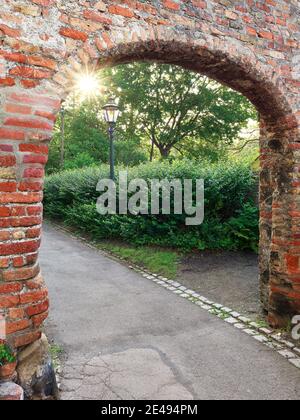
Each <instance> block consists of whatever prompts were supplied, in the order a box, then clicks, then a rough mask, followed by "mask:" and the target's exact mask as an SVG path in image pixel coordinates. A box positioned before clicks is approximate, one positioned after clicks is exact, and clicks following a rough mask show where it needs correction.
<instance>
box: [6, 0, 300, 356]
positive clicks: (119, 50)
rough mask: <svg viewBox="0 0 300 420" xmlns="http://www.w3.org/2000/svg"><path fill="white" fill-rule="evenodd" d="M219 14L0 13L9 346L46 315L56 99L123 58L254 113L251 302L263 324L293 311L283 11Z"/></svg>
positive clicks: (101, 7)
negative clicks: (256, 167) (203, 79)
mask: <svg viewBox="0 0 300 420" xmlns="http://www.w3.org/2000/svg"><path fill="white" fill-rule="evenodd" d="M227 3H228V4H227ZM226 4H227V5H226V6H223V5H222V4H220V2H219V1H211V0H206V1H199V0H191V1H181V0H176V1H175V0H174V1H172V0H161V1H147V2H139V1H135V0H123V1H117V0H111V1H110V0H106V1H98V2H96V1H94V0H90V1H87V0H86V1H73V0H68V1H64V2H62V1H60V0H33V1H23V2H22V4H21V5H19V4H15V3H14V4H12V2H10V1H7V2H6V3H5V5H4V7H3V10H2V11H1V13H2V14H1V17H0V39H1V47H0V109H1V113H0V123H1V126H0V163H1V167H0V178H1V179H0V216H1V220H0V225H1V231H0V270H1V278H0V309H1V312H3V314H4V315H5V318H6V320H7V334H8V341H9V342H10V343H11V344H12V346H13V347H15V348H19V347H22V346H25V345H27V344H29V343H32V342H33V341H35V340H37V339H38V338H39V337H40V331H41V326H42V323H43V321H44V320H45V318H46V317H47V314H48V297H47V289H46V286H45V284H44V281H43V279H42V276H41V274H40V268H39V265H38V250H39V246H40V239H41V223H42V204H41V203H42V184H43V177H44V165H45V163H46V161H47V154H48V143H49V140H50V139H51V132H52V129H53V125H54V121H55V116H56V114H57V112H58V110H59V108H60V104H61V100H62V99H64V98H65V96H66V95H67V94H68V91H69V89H70V88H71V86H72V77H73V76H74V73H75V74H76V73H78V72H80V71H81V70H82V69H85V68H86V67H87V66H88V67H100V66H104V65H113V64H117V63H121V62H129V61H132V60H142V59H143V60H156V61H161V62H165V63H166V62H167V63H173V64H179V65H181V66H183V67H186V68H188V69H191V70H194V71H198V72H201V73H203V74H206V75H208V76H209V77H212V78H214V79H216V80H218V81H220V82H222V83H225V84H227V85H229V86H230V87H232V88H233V89H236V90H238V91H240V92H241V93H243V94H244V95H245V96H247V97H248V98H249V99H250V100H251V101H252V102H253V103H254V105H255V106H256V107H257V109H258V110H259V112H260V116H261V163H262V171H261V183H260V189H261V195H260V202H261V220H260V224H261V258H260V272H261V284H262V288H261V290H262V301H263V304H264V306H265V308H266V310H267V311H268V313H269V319H270V322H271V323H273V324H274V325H283V324H285V323H286V322H287V321H288V320H289V319H290V317H291V316H293V315H294V314H296V313H299V311H300V286H299V282H300V263H299V258H300V204H299V200H298V198H297V196H298V191H299V188H300V181H299V168H300V156H299V149H300V143H299V140H300V136H299V117H300V109H299V103H298V101H297V99H298V98H297V96H298V94H299V84H300V82H299V59H297V57H299V55H298V56H297V55H296V53H297V51H298V49H299V45H298V42H297V34H298V35H299V25H297V24H296V23H295V19H294V16H295V10H294V6H293V5H288V4H287V3H286V2H285V1H278V2H276V5H275V3H274V2H272V1H268V2H266V3H261V2H254V1H250V0H249V1H248V2H247V3H245V2H243V4H244V5H243V6H240V5H235V4H236V2H235V1H232V2H230V1H229V2H226ZM283 29H284V31H283ZM294 35H295V36H294ZM297 69H298V70H297ZM297 71H298V73H297Z"/></svg>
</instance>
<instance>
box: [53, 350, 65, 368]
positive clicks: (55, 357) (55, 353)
mask: <svg viewBox="0 0 300 420" xmlns="http://www.w3.org/2000/svg"><path fill="white" fill-rule="evenodd" d="M49 351H50V355H51V359H52V363H53V366H54V368H55V369H57V368H58V367H59V365H60V356H61V355H62V354H63V352H64V351H63V349H62V348H61V347H60V346H59V345H57V344H52V345H51V346H50V349H49Z"/></svg>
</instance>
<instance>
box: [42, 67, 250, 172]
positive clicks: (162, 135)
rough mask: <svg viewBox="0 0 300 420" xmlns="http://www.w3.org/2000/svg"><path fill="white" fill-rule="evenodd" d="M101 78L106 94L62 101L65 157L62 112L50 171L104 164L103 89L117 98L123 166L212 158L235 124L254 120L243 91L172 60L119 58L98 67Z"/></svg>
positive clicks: (219, 154) (232, 135) (236, 131)
mask: <svg viewBox="0 0 300 420" xmlns="http://www.w3.org/2000/svg"><path fill="white" fill-rule="evenodd" d="M100 79H101V81H102V82H101V83H102V89H104V91H106V92H107V94H103V93H102V94H101V95H99V96H97V97H95V98H89V99H87V100H85V101H84V102H82V103H80V102H78V100H75V99H74V98H70V99H69V101H68V102H67V104H66V112H65V117H64V121H65V130H64V132H65V136H64V140H65V141H64V143H65V146H64V149H65V153H64V159H63V162H62V159H61V142H62V137H63V136H62V130H61V125H62V119H61V117H60V118H59V119H58V121H57V124H56V130H55V135H54V139H53V142H52V147H51V149H50V158H49V163H48V167H47V171H48V173H53V172H55V171H57V170H58V169H72V168H78V167H84V166H87V165H92V164H99V163H108V155H109V144H108V136H107V126H106V124H105V123H104V121H103V118H102V113H101V109H102V107H103V105H104V104H105V102H106V101H107V99H108V93H112V94H114V95H115V96H116V97H118V98H119V105H120V109H121V111H122V114H121V117H120V119H119V122H118V125H117V132H116V142H115V147H116V162H117V163H118V164H123V165H126V166H134V165H137V164H140V163H142V162H145V161H147V160H148V161H149V160H151V161H153V160H158V159H161V158H169V159H175V158H176V159H182V158H192V159H197V160H199V161H202V160H206V161H210V162H216V161H218V160H219V159H220V158H224V156H225V155H226V154H227V153H228V147H229V145H231V144H232V143H234V142H235V141H237V138H238V137H239V135H240V133H241V130H242V129H244V128H245V127H247V126H248V124H249V122H250V121H252V122H253V121H257V113H256V110H255V108H254V107H253V106H252V105H251V104H250V103H249V101H248V100H247V99H246V98H245V97H243V96H242V95H240V94H238V93H237V92H234V91H233V90H231V89H229V88H227V87H225V86H222V85H220V84H218V83H216V82H215V81H212V80H210V79H208V78H207V77H204V76H201V75H199V74H197V73H193V72H191V71H187V70H184V69H182V68H181V67H178V66H171V65H162V64H155V63H133V64H128V65H120V66H117V67H113V68H108V69H105V70H102V72H101V74H100ZM77 99H78V98H77ZM60 162H61V163H60Z"/></svg>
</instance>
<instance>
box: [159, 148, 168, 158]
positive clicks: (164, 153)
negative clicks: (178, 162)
mask: <svg viewBox="0 0 300 420" xmlns="http://www.w3.org/2000/svg"><path fill="white" fill-rule="evenodd" d="M159 151H160V154H161V157H162V158H163V159H168V157H169V156H170V151H171V150H170V149H168V148H164V147H160V148H159Z"/></svg>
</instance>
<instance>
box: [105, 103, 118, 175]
mask: <svg viewBox="0 0 300 420" xmlns="http://www.w3.org/2000/svg"><path fill="white" fill-rule="evenodd" d="M119 115H120V109H119V107H118V104H117V103H116V100H115V98H110V99H109V101H108V103H107V104H106V105H104V107H103V117H104V120H105V121H106V122H107V124H108V134H109V140H110V158H109V160H110V179H111V180H113V181H114V180H115V168H114V165H115V151H114V134H115V127H116V124H117V121H118V117H119Z"/></svg>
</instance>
